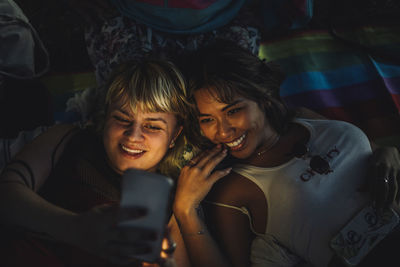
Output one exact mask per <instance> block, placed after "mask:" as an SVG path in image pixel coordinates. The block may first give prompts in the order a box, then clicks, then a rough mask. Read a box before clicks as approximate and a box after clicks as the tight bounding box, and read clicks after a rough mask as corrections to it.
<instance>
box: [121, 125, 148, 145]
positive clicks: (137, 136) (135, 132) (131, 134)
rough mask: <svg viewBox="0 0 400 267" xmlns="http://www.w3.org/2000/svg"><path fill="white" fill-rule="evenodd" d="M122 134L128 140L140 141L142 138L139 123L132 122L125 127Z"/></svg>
mask: <svg viewBox="0 0 400 267" xmlns="http://www.w3.org/2000/svg"><path fill="white" fill-rule="evenodd" d="M124 135H125V136H126V137H128V139H129V141H132V142H134V141H141V140H143V139H144V137H143V130H142V128H141V127H140V125H137V124H135V123H133V124H132V125H131V126H129V127H127V128H126V129H125V131H124Z"/></svg>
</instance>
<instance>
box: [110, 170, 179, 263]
mask: <svg viewBox="0 0 400 267" xmlns="http://www.w3.org/2000/svg"><path fill="white" fill-rule="evenodd" d="M172 186H173V180H172V179H171V178H169V177H167V176H164V175H161V174H157V173H152V172H147V171H142V170H136V169H128V170H126V171H125V172H124V174H123V176H122V196H121V203H120V206H121V208H124V207H137V206H139V207H145V208H147V214H146V215H145V216H143V217H141V218H137V219H132V220H126V221H121V222H119V224H118V226H119V227H135V228H139V229H148V230H152V231H155V232H156V233H157V239H156V240H154V241H146V242H147V243H148V244H149V245H150V246H151V248H152V250H151V252H150V253H147V254H141V255H134V256H133V257H134V258H136V259H139V260H142V261H146V262H154V261H156V260H157V259H158V258H159V257H160V252H161V244H162V239H163V237H164V233H165V227H166V225H167V223H168V219H169V218H168V214H167V213H168V205H169V200H170V194H171V189H172Z"/></svg>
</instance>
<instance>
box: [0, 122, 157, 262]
mask: <svg viewBox="0 0 400 267" xmlns="http://www.w3.org/2000/svg"><path fill="white" fill-rule="evenodd" d="M71 129H72V127H71V126H65V125H58V126H55V127H53V128H51V129H50V130H49V131H47V132H45V133H43V134H42V135H40V136H38V137H37V138H36V139H34V140H33V141H32V143H30V144H28V145H27V146H25V147H24V148H23V150H22V151H21V152H20V153H18V154H17V155H16V157H15V159H17V160H20V162H25V163H24V164H21V163H20V162H19V163H12V162H11V163H10V164H9V165H8V166H7V167H6V168H5V169H4V171H3V173H2V175H1V177H0V213H1V214H2V216H1V221H0V222H1V223H2V224H4V225H10V226H19V227H23V228H25V229H28V230H30V231H33V232H36V233H41V234H43V235H44V236H45V237H47V238H48V237H50V238H53V239H55V240H57V241H60V242H63V243H67V244H70V245H72V246H76V247H79V248H81V249H83V250H86V251H89V252H91V253H92V254H94V255H97V256H99V257H102V258H106V259H108V260H110V261H112V262H115V263H128V262H131V261H132V258H131V256H132V255H133V254H135V253H143V250H146V249H147V248H146V247H145V246H143V245H140V243H139V242H140V241H142V240H145V239H149V238H151V233H150V234H148V233H146V232H145V231H140V232H138V231H137V229H118V228H117V227H113V226H115V225H116V223H117V218H137V217H140V216H143V212H141V211H140V210H134V209H132V210H120V209H118V208H117V207H112V206H107V205H101V206H97V207H94V208H92V209H91V210H89V211H87V212H85V213H81V214H77V213H75V212H72V211H69V210H66V209H63V208H61V207H58V206H56V205H54V204H52V203H50V202H48V201H46V200H45V199H43V198H42V197H41V196H40V195H38V194H37V193H36V191H37V190H39V189H40V188H41V186H42V185H43V184H44V183H45V181H46V180H47V179H48V177H49V174H50V172H51V168H52V165H53V164H55V163H56V162H57V161H58V160H59V158H60V156H61V154H62V152H63V150H64V147H65V145H66V143H67V141H68V140H69V137H71V136H70V135H65V134H66V133H67V132H68V131H69V130H71ZM64 136H65V138H63V137H64ZM56 147H57V149H56V150H55V148H56ZM54 151H56V153H54ZM53 155H54V162H52V161H53V160H52V158H53ZM29 169H30V170H31V171H29ZM31 177H33V179H31ZM135 242H136V243H135ZM135 244H136V246H135ZM127 255H129V256H127Z"/></svg>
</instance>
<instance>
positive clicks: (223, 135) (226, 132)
mask: <svg viewBox="0 0 400 267" xmlns="http://www.w3.org/2000/svg"><path fill="white" fill-rule="evenodd" d="M233 132H234V127H232V125H231V123H230V122H229V121H228V120H226V119H222V120H220V121H219V122H218V126H217V135H218V137H219V138H220V139H221V141H223V140H229V139H230V138H231V137H232V134H233Z"/></svg>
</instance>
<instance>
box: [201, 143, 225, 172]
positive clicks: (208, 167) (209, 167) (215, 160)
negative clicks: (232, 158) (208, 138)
mask: <svg viewBox="0 0 400 267" xmlns="http://www.w3.org/2000/svg"><path fill="white" fill-rule="evenodd" d="M227 153H228V150H227V149H226V148H223V149H222V151H220V152H219V153H218V154H216V155H214V156H213V157H212V158H210V159H209V160H208V162H207V163H206V164H205V166H204V167H203V170H204V172H205V174H206V175H207V176H208V175H210V173H211V172H212V171H213V170H214V169H215V167H217V165H218V164H219V163H220V162H221V161H222V160H223V159H224V158H225V157H226V155H227Z"/></svg>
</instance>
